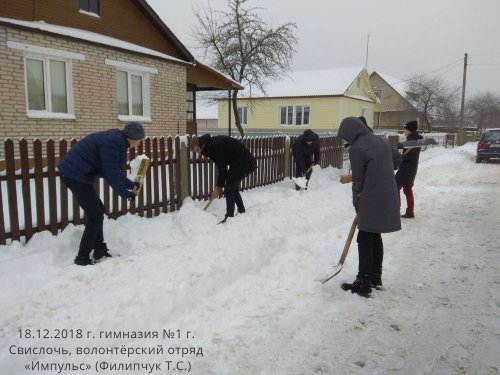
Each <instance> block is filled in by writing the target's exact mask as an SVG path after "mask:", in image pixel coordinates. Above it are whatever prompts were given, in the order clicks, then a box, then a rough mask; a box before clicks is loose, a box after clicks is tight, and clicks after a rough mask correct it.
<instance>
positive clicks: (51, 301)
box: [0, 143, 500, 375]
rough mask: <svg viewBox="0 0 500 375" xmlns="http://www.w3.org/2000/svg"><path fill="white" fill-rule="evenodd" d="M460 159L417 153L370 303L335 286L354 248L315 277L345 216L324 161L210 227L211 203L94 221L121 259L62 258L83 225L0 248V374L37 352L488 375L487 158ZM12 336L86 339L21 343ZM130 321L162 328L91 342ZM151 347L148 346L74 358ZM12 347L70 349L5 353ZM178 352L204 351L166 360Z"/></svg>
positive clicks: (339, 241)
mask: <svg viewBox="0 0 500 375" xmlns="http://www.w3.org/2000/svg"><path fill="white" fill-rule="evenodd" d="M474 161H475V143H470V144H467V145H465V146H463V147H455V148H453V149H444V148H442V147H435V148H432V149H428V150H426V151H424V152H422V154H421V161H420V166H419V171H418V175H417V179H416V184H415V187H414V191H415V197H416V218H415V219H413V220H410V221H404V222H403V230H402V231H399V232H396V233H392V234H384V235H383V240H384V247H385V259H384V275H383V282H384V287H385V290H384V291H375V292H374V297H373V298H371V299H365V298H362V297H358V296H356V295H353V294H351V293H348V292H344V291H342V290H341V289H340V288H339V284H340V283H341V282H344V281H352V280H353V278H354V277H355V274H356V271H357V251H356V247H355V243H354V244H353V245H352V246H351V251H350V253H349V254H348V257H347V259H346V262H345V264H344V268H343V270H342V272H341V273H340V274H339V275H338V276H336V277H335V278H334V279H332V280H331V281H329V282H328V283H327V284H325V285H321V284H319V283H315V282H313V279H314V278H316V277H317V276H320V274H322V273H323V271H324V268H325V267H328V266H329V265H333V264H337V262H338V259H339V257H340V253H341V251H342V248H343V245H344V242H345V240H346V236H347V233H348V231H349V227H350V225H351V222H352V219H353V217H354V215H355V213H354V211H353V208H352V205H351V191H350V189H351V185H350V184H345V185H342V184H340V183H339V178H340V171H339V170H336V169H333V168H327V169H323V170H315V171H314V172H313V174H312V177H311V180H310V182H309V189H308V190H307V191H295V189H294V184H293V182H292V181H291V180H289V179H287V180H285V181H282V182H280V183H277V184H274V185H269V186H266V187H263V188H259V189H253V190H250V191H244V192H243V193H242V196H243V199H244V201H245V204H246V206H247V212H246V213H245V214H240V215H238V216H236V217H235V218H233V219H229V220H228V222H227V223H226V224H224V225H216V223H217V222H218V221H219V220H220V219H221V218H222V217H223V214H224V210H225V203H224V201H223V200H217V201H215V202H214V203H213V204H212V205H211V206H210V208H209V209H208V210H207V211H206V212H205V211H203V207H204V206H205V204H206V202H201V201H196V202H195V201H192V200H191V199H187V200H186V201H185V202H184V205H183V206H182V208H181V210H180V211H177V212H174V213H169V214H164V215H160V216H158V217H155V218H152V219H146V218H141V217H138V216H133V215H130V214H129V215H126V216H124V217H120V218H119V219H118V220H116V221H113V220H106V221H105V223H104V231H105V236H106V242H107V243H108V246H109V248H110V249H111V251H112V252H114V253H120V254H121V256H120V257H115V258H112V259H107V260H105V261H104V262H102V263H100V264H98V265H95V266H89V267H77V266H75V265H73V264H72V260H73V258H74V256H75V255H76V250H77V248H78V243H79V240H80V237H81V235H82V231H83V227H82V226H78V227H74V226H70V227H68V228H67V229H66V230H64V232H63V233H62V234H60V235H59V236H57V237H54V236H52V235H51V234H50V233H49V232H43V233H39V234H36V235H35V236H34V237H33V239H32V240H31V241H30V242H28V244H26V245H25V246H23V245H21V244H20V243H18V242H14V243H12V244H10V245H8V246H2V247H0V283H1V285H2V293H1V294H0V338H1V339H0V373H2V374H21V373H25V372H26V373H27V371H26V370H25V366H26V365H27V364H30V363H32V362H37V361H40V363H57V364H64V363H78V364H80V363H85V364H87V363H88V364H91V365H92V366H93V367H92V370H90V371H87V373H89V374H94V373H96V372H95V365H96V362H97V361H99V363H102V362H106V363H124V364H133V363H141V364H145V363H150V364H151V363H161V365H162V370H163V371H165V370H166V365H165V361H168V360H173V361H174V362H175V363H176V362H177V361H184V364H187V362H188V361H189V362H190V364H191V366H192V369H191V372H192V373H193V374H217V375H222V374H252V375H253V374H273V375H275V374H277V375H281V374H282V375H290V374H440V375H441V374H489V373H498V372H499V370H500V358H499V356H498V348H499V345H500V292H499V288H498V285H499V283H500V279H499V276H498V275H499V272H498V267H499V245H498V244H499V243H500V232H499V231H498V227H499V225H500V219H499V215H498V212H499V211H500V178H499V176H500V164H498V163H496V164H495V163H488V164H475V162H474ZM403 206H404V204H403ZM403 208H404V207H403ZM19 329H23V330H24V329H30V330H31V333H35V332H36V330H37V329H40V330H43V329H48V330H50V331H49V332H50V333H51V334H52V333H54V332H55V331H54V330H55V329H74V330H76V329H82V330H84V332H85V333H86V332H87V331H91V333H90V335H89V336H88V337H87V335H85V336H84V337H82V338H75V339H54V338H45V339H42V338H37V337H36V335H35V338H30V339H28V338H22V339H21V338H20V336H19V331H18V330H19ZM164 329H165V330H169V329H170V330H172V331H176V330H181V332H182V333H183V335H182V338H177V337H175V338H170V339H167V338H164V337H163V336H162V332H163V330H164ZM132 330H137V331H139V330H140V331H159V333H160V337H159V338H157V339H154V338H149V339H144V338H143V339H139V338H136V339H133V338H119V337H116V338H111V337H109V338H106V337H102V338H99V331H105V332H109V331H116V332H121V331H127V332H128V331H132ZM187 331H191V332H192V334H193V335H194V337H190V338H187V337H186V335H185V333H186V332H187ZM42 333H43V331H42ZM93 336H96V338H93ZM13 345H14V347H12V346H13ZM159 345H162V348H164V353H163V354H162V355H161V354H152V353H150V354H141V353H136V352H134V353H133V354H130V356H129V355H124V354H120V353H118V354H117V355H114V354H88V355H77V353H76V347H89V348H92V347H96V348H118V349H119V350H121V349H123V350H128V349H132V348H138V347H147V348H157V347H159ZM21 346H22V347H25V348H29V347H37V348H40V347H64V348H66V349H67V350H70V351H71V353H72V355H71V356H64V355H57V354H52V355H50V354H25V355H14V354H10V353H9V351H12V350H14V351H16V350H17V349H18V348H19V347H21ZM177 347H194V348H198V347H201V348H203V349H202V350H203V354H204V355H203V357H202V356H198V357H196V356H195V355H193V354H188V355H185V356H182V355H180V354H176V353H174V351H171V352H172V353H173V354H168V350H167V349H168V348H177ZM23 371H24V372H23ZM44 373H57V372H56V371H54V372H48V371H44ZM115 373H119V372H115ZM122 373H125V372H122ZM126 373H127V374H143V373H146V371H142V372H141V371H137V372H135V371H126ZM165 373H166V372H165Z"/></svg>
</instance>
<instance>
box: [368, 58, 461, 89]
mask: <svg viewBox="0 0 500 375" xmlns="http://www.w3.org/2000/svg"><path fill="white" fill-rule="evenodd" d="M462 61H463V58H460V59H458V60H455V61H453V62H451V63H449V64H446V65H444V66H442V67H440V68H437V69H434V70H432V71H430V72H427V73H423V74H420V77H423V76H427V75H429V74H432V73H436V72H438V71H440V70H442V69H446V68H448V67H449V66H452V65H458V64H460V63H462ZM453 68H455V66H453V67H452V68H451V69H453ZM451 69H450V70H451ZM448 71H449V70H448ZM448 71H446V72H445V73H443V74H446V73H447V72H448ZM412 79H413V78H408V79H405V80H401V81H397V82H391V83H389V82H387V85H381V86H377V88H378V87H384V86H392V85H395V84H398V83H405V82H408V81H411V80H412Z"/></svg>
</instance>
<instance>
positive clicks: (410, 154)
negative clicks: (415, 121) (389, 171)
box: [396, 132, 424, 186]
mask: <svg viewBox="0 0 500 375" xmlns="http://www.w3.org/2000/svg"><path fill="white" fill-rule="evenodd" d="M423 138H424V137H422V136H421V135H420V134H419V133H418V132H413V133H411V134H409V135H408V137H406V140H408V141H412V140H418V139H423ZM419 157H420V148H418V147H415V148H404V149H403V158H402V159H403V160H402V161H401V165H400V166H399V169H398V171H397V172H396V183H397V184H398V185H406V186H413V183H414V182H415V176H416V175H417V169H418V159H419Z"/></svg>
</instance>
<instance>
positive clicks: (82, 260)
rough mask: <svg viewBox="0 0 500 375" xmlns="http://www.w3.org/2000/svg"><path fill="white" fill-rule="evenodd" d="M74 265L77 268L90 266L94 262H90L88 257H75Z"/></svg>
mask: <svg viewBox="0 0 500 375" xmlns="http://www.w3.org/2000/svg"><path fill="white" fill-rule="evenodd" d="M75 264H76V265H77V266H91V265H93V264H94V262H92V260H90V257H88V256H77V257H76V258H75Z"/></svg>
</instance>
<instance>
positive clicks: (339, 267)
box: [314, 215, 358, 284]
mask: <svg viewBox="0 0 500 375" xmlns="http://www.w3.org/2000/svg"><path fill="white" fill-rule="evenodd" d="M356 225H358V215H356V217H355V218H354V220H353V222H352V225H351V230H350V231H349V235H348V236H347V241H346V242H345V245H344V250H343V251H342V255H341V256H340V260H339V263H338V264H337V265H336V266H334V267H332V269H331V270H330V271H328V273H326V274H325V275H323V276H322V277H318V278H317V279H315V280H314V281H319V282H320V283H321V284H324V283H326V282H327V281H329V280H330V279H333V278H334V277H335V276H337V275H338V274H339V273H340V271H342V267H343V266H344V262H345V258H346V257H347V253H348V252H349V247H350V246H351V242H352V238H353V237H354V232H355V231H356Z"/></svg>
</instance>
